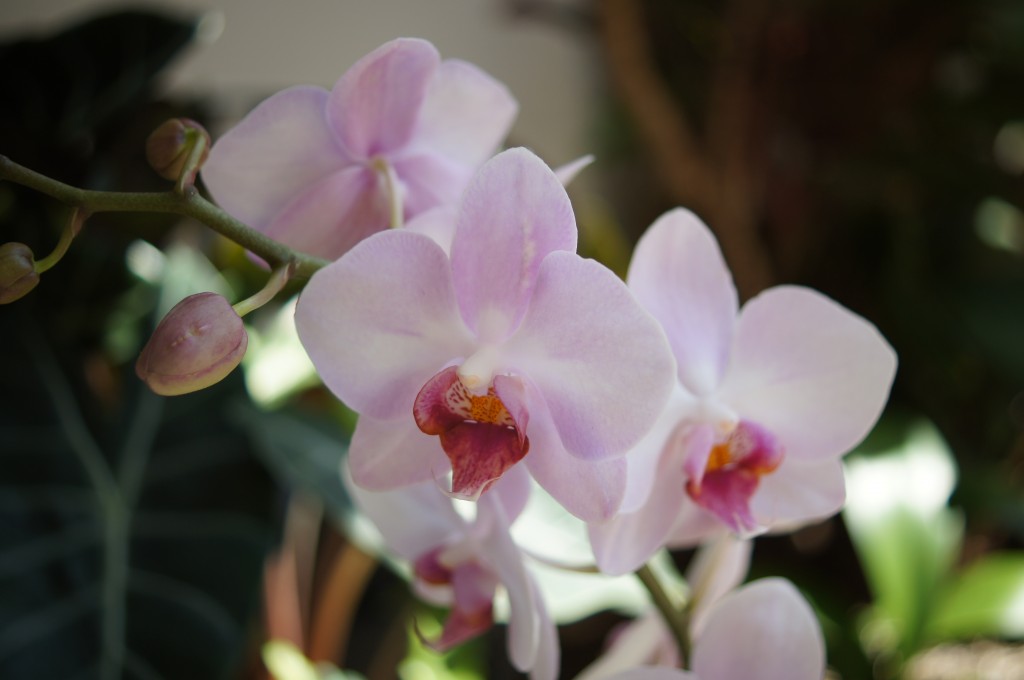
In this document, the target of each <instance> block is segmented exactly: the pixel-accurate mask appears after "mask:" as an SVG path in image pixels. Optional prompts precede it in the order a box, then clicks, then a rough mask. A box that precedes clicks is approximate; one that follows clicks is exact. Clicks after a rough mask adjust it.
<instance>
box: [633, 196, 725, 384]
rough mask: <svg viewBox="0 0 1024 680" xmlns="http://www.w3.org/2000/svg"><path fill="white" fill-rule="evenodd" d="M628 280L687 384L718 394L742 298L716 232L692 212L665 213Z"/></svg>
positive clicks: (640, 244)
mask: <svg viewBox="0 0 1024 680" xmlns="http://www.w3.org/2000/svg"><path fill="white" fill-rule="evenodd" d="M626 280H627V281H628V282H629V287H630V290H632V291H633V293H634V294H635V295H636V298H637V300H638V301H639V302H640V304H641V305H643V307H644V308H645V309H646V310H647V311H649V312H650V313H651V314H653V315H654V317H655V318H656V319H657V320H658V321H659V322H660V323H661V325H662V326H663V327H664V329H665V333H666V334H667V335H668V339H669V342H670V343H671V345H672V351H673V352H674V353H675V357H676V360H677V363H678V369H679V380H680V381H681V382H682V384H683V385H684V386H686V388H687V389H689V390H690V391H691V392H693V393H694V394H697V395H702V396H703V395H706V394H709V393H710V392H711V391H713V390H714V389H715V387H717V386H718V383H719V382H720V381H721V379H722V376H723V374H724V372H725V369H726V366H727V365H728V362H729V350H730V347H731V343H732V334H733V327H734V325H735V322H736V321H735V319H736V309H737V297H736V287H735V286H734V285H733V282H732V276H731V275H730V273H729V270H728V268H727V267H726V265H725V260H724V259H723V258H722V251H721V250H720V249H719V247H718V244H717V243H716V241H715V238H714V236H713V235H712V234H711V231H710V230H709V229H708V228H707V226H705V224H704V223H703V222H701V221H700V219H699V218H698V217H697V216H696V215H694V214H693V213H691V212H690V211H688V210H684V209H682V208H677V209H675V210H671V211H669V212H667V213H665V214H664V215H662V216H661V217H659V218H658V219H657V220H656V221H655V222H654V224H652V225H651V226H650V228H649V229H648V230H647V232H646V233H645V234H644V235H643V237H642V238H641V239H640V241H639V242H638V243H637V245H636V250H635V251H634V252H633V260H632V262H631V263H630V267H629V276H628V277H627V279H626Z"/></svg>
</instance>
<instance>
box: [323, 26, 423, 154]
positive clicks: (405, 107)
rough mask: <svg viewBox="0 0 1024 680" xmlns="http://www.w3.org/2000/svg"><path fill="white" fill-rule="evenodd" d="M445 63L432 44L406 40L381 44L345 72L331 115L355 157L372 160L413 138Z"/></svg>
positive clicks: (330, 102)
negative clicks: (429, 90) (437, 73)
mask: <svg viewBox="0 0 1024 680" xmlns="http://www.w3.org/2000/svg"><path fill="white" fill-rule="evenodd" d="M440 62H441V57H440V56H439V55H438V53H437V50H436V49H435V48H434V46H433V45H431V44H430V43H429V42H427V41H425V40H419V39H414V38H400V39H398V40H392V41H391V42H388V43H385V44H384V45H381V46H380V47H378V48H377V49H375V50H374V51H373V52H370V53H369V54H367V55H366V56H364V57H363V58H362V59H360V60H359V61H357V62H356V63H355V64H354V65H353V66H352V68H350V69H349V70H348V71H346V72H345V75H343V76H342V77H341V78H340V79H339V80H338V82H337V83H336V84H335V86H334V89H333V90H332V91H331V95H330V98H329V99H328V102H327V117H328V121H329V122H330V125H331V126H332V128H333V130H334V132H335V134H336V135H337V138H338V140H339V141H340V142H341V143H342V144H343V145H344V147H345V148H346V149H347V150H348V151H349V153H351V154H352V156H353V157H354V158H356V159H358V160H360V161H366V160H369V159H371V158H373V157H374V156H376V155H378V154H383V153H387V152H389V151H393V150H395V149H398V148H400V147H402V146H404V145H405V144H406V143H407V142H408V141H409V140H410V139H411V138H412V136H413V133H414V131H415V125H416V119H417V117H418V116H419V113H420V108H421V106H422V105H423V101H424V99H425V98H426V96H427V87H428V86H429V84H430V81H431V79H432V77H433V75H434V72H435V71H436V69H437V67H438V65H439V64H440Z"/></svg>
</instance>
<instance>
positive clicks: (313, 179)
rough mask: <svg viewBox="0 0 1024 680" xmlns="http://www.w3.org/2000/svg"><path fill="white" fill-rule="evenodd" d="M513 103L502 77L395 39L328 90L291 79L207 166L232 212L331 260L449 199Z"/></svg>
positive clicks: (226, 139)
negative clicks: (296, 83)
mask: <svg viewBox="0 0 1024 680" xmlns="http://www.w3.org/2000/svg"><path fill="white" fill-rule="evenodd" d="M517 108H518V105H517V104H516V101H515V99H513V97H512V96H511V94H510V93H509V92H508V90H507V89H506V88H505V86H504V85H502V84H501V83H499V82H498V81H496V80H494V79H493V78H491V77H490V76H489V75H487V74H486V73H484V72H483V71H481V70H480V69H478V68H477V67H475V66H473V65H471V64H468V63H466V62H463V61H458V60H454V59H449V60H446V61H441V59H440V57H439V55H438V53H437V50H436V49H435V48H434V46H433V45H431V44H430V43H428V42H426V41H424V40H417V39H410V38H403V39H399V40H393V41H391V42H389V43H386V44H384V45H382V46H381V47H378V48H377V49H376V50H374V51H373V52H371V53H370V54H368V55H366V56H365V57H363V58H362V59H360V60H359V61H358V62H356V64H355V65H354V66H353V67H352V68H350V69H349V70H348V71H347V72H346V73H345V75H343V76H342V77H341V78H340V79H339V80H338V82H337V83H336V84H335V86H334V89H333V90H331V91H330V92H328V91H326V90H324V89H322V88H319V87H313V86H298V87H292V88H289V89H287V90H284V91H282V92H279V93H277V94H275V95H273V96H272V97H270V98H269V99H267V100H265V101H264V102H262V103H261V104H259V106H257V107H256V108H255V109H253V110H252V112H250V113H249V115H248V116H246V117H245V118H244V119H243V120H242V121H241V122H240V123H239V124H238V125H236V126H235V127H234V128H232V129H231V130H229V131H228V132H227V133H226V134H225V135H224V136H223V137H221V138H220V139H219V140H218V141H217V142H216V143H215V144H214V145H213V148H212V149H211V151H210V157H209V159H208V160H207V161H206V164H205V165H204V167H203V171H202V175H203V180H204V182H205V183H206V186H207V187H208V188H209V190H210V193H211V194H213V196H214V198H215V199H216V200H217V202H218V203H219V204H220V205H221V207H223V208H224V209H225V210H226V211H227V212H228V213H230V214H231V215H233V216H234V217H236V218H238V219H240V220H242V221H243V222H246V223H247V224H249V225H250V226H252V227H253V228H254V229H258V230H259V231H262V232H264V233H265V234H267V235H268V236H270V237H271V238H274V239H277V240H278V241H281V242H282V243H284V244H286V245H289V246H291V247H293V248H295V249H297V250H300V251H305V252H308V253H311V254H314V255H318V256H320V257H323V258H327V259H331V260H333V259H336V258H338V257H339V256H340V255H341V254H342V253H344V252H346V251H347V250H348V249H349V248H351V247H352V246H353V245H355V244H356V243H358V242H359V241H360V240H362V239H363V238H365V237H366V236H368V235H370V234H372V233H374V232H377V231H380V230H382V229H386V228H387V227H389V226H399V225H400V224H402V223H403V221H404V220H406V219H409V218H412V217H414V216H416V215H418V214H420V213H422V212H423V211H425V210H428V209H430V208H432V207H434V206H437V205H442V204H445V203H452V202H454V201H456V200H457V199H458V197H459V195H460V194H461V193H462V190H463V189H464V188H465V186H466V183H467V182H468V181H469V178H470V177H471V176H472V174H473V171H474V170H475V169H476V168H477V167H478V166H479V165H480V164H481V163H483V162H484V161H485V160H486V159H488V158H489V157H490V156H491V155H492V154H493V153H494V152H495V151H496V150H497V148H498V146H499V144H500V143H501V141H502V140H503V139H504V138H505V135H506V134H507V133H508V130H509V128H510V127H511V125H512V121H513V119H514V118H515V115H516V111H517Z"/></svg>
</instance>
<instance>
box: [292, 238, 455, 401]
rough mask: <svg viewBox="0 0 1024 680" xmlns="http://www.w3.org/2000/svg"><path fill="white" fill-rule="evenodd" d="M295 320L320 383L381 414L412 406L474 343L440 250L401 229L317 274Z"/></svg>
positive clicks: (365, 244)
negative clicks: (460, 315)
mask: <svg viewBox="0 0 1024 680" xmlns="http://www.w3.org/2000/svg"><path fill="white" fill-rule="evenodd" d="M295 325H296V329H297V330H298V333H299V339H300V340H301V341H302V345H303V347H305V349H306V352H307V353H308V354H309V357H310V359H312V361H313V365H314V366H315V367H316V369H317V372H318V373H319V374H320V377H321V378H322V379H323V381H324V384H326V385H327V386H328V387H329V388H330V389H331V391H332V392H334V394H336V395H337V396H338V397H339V398H340V399H341V400H342V401H343V402H345V403H346V404H348V405H349V406H350V407H352V408H353V409H355V410H356V411H358V412H359V413H361V414H366V415H369V416H370V417H372V418H377V419H380V420H391V419H396V418H399V417H400V416H409V415H411V413H412V407H413V402H414V401H415V399H416V394H417V393H418V392H419V390H420V388H421V387H422V386H423V385H424V384H425V383H426V382H427V380H428V379H429V378H430V377H431V376H433V375H434V374H435V373H437V372H438V371H439V370H440V369H441V368H443V367H444V366H445V365H446V364H449V363H450V362H451V361H452V360H453V359H455V358H457V357H460V356H465V355H466V354H467V353H468V352H469V350H470V349H471V347H472V346H471V341H470V338H469V336H468V334H467V332H466V330H465V327H464V326H463V325H462V322H461V320H460V319H459V318H458V313H457V310H456V306H455V295H454V291H453V289H452V281H451V274H450V270H449V267H448V258H447V257H445V254H444V251H443V250H441V248H440V247H439V246H438V245H437V244H436V243H434V242H433V241H431V240H430V239H429V238H427V237H426V236H423V235H421V234H413V233H408V232H403V231H388V232H382V233H379V234H374V235H373V236H371V237H370V238H368V239H366V240H364V241H362V242H361V243H359V244H358V245H357V246H356V247H355V248H353V249H352V250H351V251H349V252H348V253H347V254H346V255H345V256H344V257H342V258H341V259H340V260H338V261H337V262H334V263H332V264H330V265H328V266H327V267H324V268H323V269H321V270H320V271H318V272H317V273H316V274H314V275H313V277H312V278H311V279H310V281H309V283H308V284H307V286H306V288H305V290H304V291H303V292H302V295H300V296H299V302H298V305H297V307H296V311H295Z"/></svg>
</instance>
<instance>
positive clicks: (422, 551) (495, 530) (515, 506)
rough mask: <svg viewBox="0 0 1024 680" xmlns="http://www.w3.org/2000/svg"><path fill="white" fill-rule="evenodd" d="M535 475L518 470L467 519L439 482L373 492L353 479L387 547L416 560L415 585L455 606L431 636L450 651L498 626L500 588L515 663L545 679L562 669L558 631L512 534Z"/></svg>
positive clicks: (355, 493) (424, 594)
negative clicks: (495, 618)
mask: <svg viewBox="0 0 1024 680" xmlns="http://www.w3.org/2000/svg"><path fill="white" fill-rule="evenodd" d="M528 493H529V479H528V477H527V476H526V474H525V472H523V471H521V470H516V471H515V472H513V473H510V474H508V475H506V476H505V477H503V478H502V479H501V481H499V482H498V483H497V484H496V485H495V487H494V490H493V492H492V493H490V494H488V495H487V496H486V497H485V498H482V499H480V502H479V503H477V504H476V517H475V518H474V519H472V520H467V519H464V518H463V517H462V516H461V515H460V514H459V513H458V512H457V511H456V509H455V508H454V507H453V501H452V500H451V499H450V498H449V497H448V496H447V495H445V494H444V493H443V492H442V491H441V490H440V489H439V488H438V487H437V485H436V484H434V483H433V482H426V483H422V484H418V485H414V486H411V487H407V488H404V489H398V490H395V491H386V492H373V491H366V490H364V489H360V488H358V487H355V486H354V485H352V494H353V497H354V499H355V502H356V504H357V506H358V507H359V509H360V510H361V511H362V512H363V513H364V514H365V515H366V516H367V517H368V518H369V519H370V520H371V521H372V522H373V523H374V524H375V525H376V526H377V528H378V529H379V530H380V533H381V535H382V536H383V538H384V541H385V543H386V545H387V546H388V548H390V549H391V550H392V551H394V552H395V553H397V554H398V555H399V556H401V557H403V558H404V559H407V560H409V561H410V562H412V564H413V576H414V587H415V589H416V591H417V592H418V593H419V594H420V595H421V596H422V597H423V598H424V599H426V600H428V601H430V602H432V603H434V604H437V605H441V606H449V607H451V612H450V613H449V615H448V619H447V621H446V622H445V625H444V630H443V631H442V632H441V636H440V637H439V638H438V639H436V640H427V641H426V642H427V644H428V645H430V646H431V647H433V648H434V649H436V650H438V651H446V650H448V649H451V648H452V647H454V646H456V645H458V644H461V643H463V642H466V641H467V640H470V639H472V638H474V637H476V636H477V635H480V634H481V633H483V632H484V631H486V630H487V629H489V628H490V627H491V625H492V624H493V615H492V612H493V602H494V597H495V594H496V590H497V588H498V587H499V586H501V587H502V588H503V589H504V591H505V593H506V594H507V596H508V602H509V619H508V653H509V659H510V660H511V661H512V664H513V665H514V666H515V667H516V668H518V669H519V670H521V671H523V672H527V671H528V672H529V673H530V676H531V677H533V678H536V679H538V680H544V679H548V678H550V679H552V680H553V679H554V678H555V677H557V675H558V665H559V646H558V633H557V630H556V629H555V625H554V622H553V621H552V620H551V617H550V616H549V615H548V612H547V610H546V608H545V606H544V602H543V600H542V599H541V598H540V595H539V591H538V588H537V585H536V583H534V581H533V578H532V577H531V575H530V574H529V572H528V571H527V568H526V564H525V562H524V561H523V555H522V553H521V552H520V550H519V548H518V547H517V546H516V544H515V543H514V542H513V540H512V537H511V535H510V534H509V526H510V525H511V523H512V522H513V521H514V520H515V518H516V517H517V516H518V515H519V513H520V512H522V509H523V507H524V505H525V504H526V499H527V495H528Z"/></svg>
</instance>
